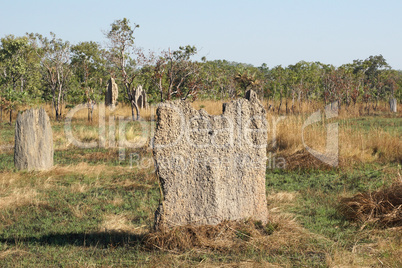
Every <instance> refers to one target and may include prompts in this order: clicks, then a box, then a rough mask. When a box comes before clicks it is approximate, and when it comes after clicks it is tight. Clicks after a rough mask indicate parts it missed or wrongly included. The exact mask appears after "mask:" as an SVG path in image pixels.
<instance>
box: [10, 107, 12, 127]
mask: <svg viewBox="0 0 402 268" xmlns="http://www.w3.org/2000/svg"><path fill="white" fill-rule="evenodd" d="M12 122H13V109H10V125H11V123H12Z"/></svg>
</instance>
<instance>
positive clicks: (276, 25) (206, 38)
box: [0, 0, 402, 70]
mask: <svg viewBox="0 0 402 268" xmlns="http://www.w3.org/2000/svg"><path fill="white" fill-rule="evenodd" d="M2 2H3V3H2V4H1V10H0V25H1V26H0V37H4V36H5V35H7V34H14V35H16V36H20V35H24V34H25V33H26V32H37V33H41V34H43V35H48V33H49V32H50V31H52V32H54V33H56V35H57V36H58V37H60V38H62V39H64V40H68V41H70V42H71V43H78V42H80V41H96V42H99V43H101V44H104V42H105V37H104V35H103V33H102V30H106V31H107V30H108V29H109V28H110V24H111V23H112V22H113V21H114V20H116V19H122V18H124V17H126V18H128V19H129V20H130V21H131V22H135V23H137V24H139V25H140V28H139V29H137V30H136V33H135V36H136V44H137V45H138V46H140V47H143V48H145V49H151V50H154V51H158V50H162V49H167V48H169V47H170V48H172V49H177V48H178V47H179V46H180V45H187V44H189V45H195V46H196V47H197V48H198V49H199V55H200V57H201V56H206V57H207V59H209V60H214V59H226V60H229V61H238V62H244V63H251V64H253V65H255V66H260V65H261V64H262V63H266V64H268V66H269V67H274V66H276V65H279V64H281V65H283V66H287V65H289V64H294V63H296V62H298V61H300V60H305V61H321V62H323V63H328V64H334V65H336V66H339V65H341V64H343V63H349V62H352V61H353V60H354V59H365V58H368V57H369V56H370V55H379V54H382V55H383V56H384V57H385V59H386V60H387V61H388V63H389V64H390V65H391V66H392V67H393V68H394V69H401V70H402V15H401V12H402V1H387V0H383V1H370V0H366V1H360V0H349V1H344V0H338V1H335V0H334V1H325V0H321V1H318V0H314V1H313V0H312V1H287V0H283V1H279V0H278V1H262V0H261V1H257V0H249V1H237V0H232V1H229V0H221V1H219V0H215V1H209V0H206V1H175V0H170V1H159V0H148V1H124V0H115V1H94V0H93V1H90V0H81V1H77V0H69V1H58V0H52V1H50V0H36V1H28V0H13V1H2Z"/></svg>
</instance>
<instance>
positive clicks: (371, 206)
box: [340, 181, 402, 226]
mask: <svg viewBox="0 0 402 268" xmlns="http://www.w3.org/2000/svg"><path fill="white" fill-rule="evenodd" d="M340 211H341V212H342V214H343V215H344V216H345V217H346V218H347V219H349V220H352V221H358V222H361V223H364V225H365V224H367V223H378V224H380V225H382V226H402V181H399V182H395V183H393V184H392V185H391V186H389V187H387V188H384V189H381V190H378V191H373V192H366V193H359V194H357V195H355V196H353V197H350V198H342V199H341V200H340ZM364 225H363V226H364Z"/></svg>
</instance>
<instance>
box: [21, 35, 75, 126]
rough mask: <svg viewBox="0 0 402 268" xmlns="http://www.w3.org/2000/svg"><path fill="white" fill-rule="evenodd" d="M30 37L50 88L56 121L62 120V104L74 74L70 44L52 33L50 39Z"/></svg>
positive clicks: (40, 36)
mask: <svg viewBox="0 0 402 268" xmlns="http://www.w3.org/2000/svg"><path fill="white" fill-rule="evenodd" d="M29 37H30V40H31V43H32V45H33V46H34V47H35V49H36V53H37V54H38V56H40V58H41V65H42V72H43V73H42V77H43V79H44V81H45V84H46V85H47V86H48V87H49V88H50V93H51V97H52V104H53V108H54V110H55V116H56V119H57V120H60V117H61V114H62V104H63V102H64V97H65V94H66V90H67V86H68V82H69V80H70V78H71V74H72V72H71V66H70V47H71V46H70V43H69V42H68V41H63V40H62V39H60V38H57V37H56V35H55V34H54V33H52V32H51V33H50V38H47V37H44V36H42V35H40V34H30V35H29Z"/></svg>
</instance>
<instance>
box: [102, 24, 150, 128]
mask: <svg viewBox="0 0 402 268" xmlns="http://www.w3.org/2000/svg"><path fill="white" fill-rule="evenodd" d="M111 27H112V29H111V30H110V31H109V32H107V33H105V35H106V37H107V38H108V39H109V42H110V46H109V51H108V57H109V59H110V61H111V62H112V64H113V66H114V67H115V68H116V69H117V70H118V71H119V72H118V73H119V74H120V76H121V79H122V82H123V85H124V89H125V92H126V98H127V100H128V101H129V102H130V105H131V115H132V120H135V116H134V109H135V113H136V115H137V117H136V119H137V120H138V119H139V118H140V111H139V108H138V105H137V102H136V100H135V94H134V93H135V91H134V90H135V84H134V82H135V79H136V78H137V75H138V74H139V72H138V69H137V67H138V66H139V65H141V64H143V63H144V62H145V61H146V58H145V57H144V56H143V54H142V52H141V51H140V50H138V49H137V50H136V49H135V46H134V39H135V38H134V30H135V29H136V28H138V27H140V26H139V25H138V24H135V23H134V25H133V27H132V26H130V21H129V20H128V19H126V18H123V19H122V20H116V21H114V22H113V23H112V24H111ZM134 52H137V53H136V54H137V58H136V59H134V58H133V53H134Z"/></svg>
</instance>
